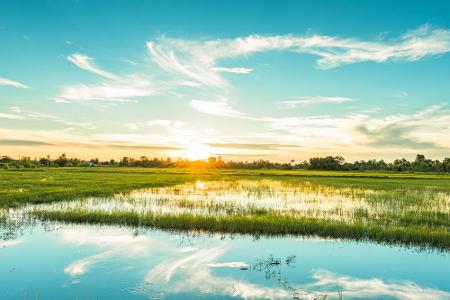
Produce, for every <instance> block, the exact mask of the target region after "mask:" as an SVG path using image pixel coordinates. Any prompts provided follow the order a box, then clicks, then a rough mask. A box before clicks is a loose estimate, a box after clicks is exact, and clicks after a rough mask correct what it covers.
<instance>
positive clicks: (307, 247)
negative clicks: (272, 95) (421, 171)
mask: <svg viewBox="0 0 450 300" xmlns="http://www.w3.org/2000/svg"><path fill="white" fill-rule="evenodd" d="M449 270H450V255H449V253H442V252H436V251H431V252H430V251H419V250H418V249H414V248H410V249H407V248H400V247H392V246H383V245H378V244H372V243H360V242H352V241H338V240H324V239H319V238H307V239H304V238H301V237H278V238H274V237H271V238H265V237H261V238H255V237H251V236H242V235H238V236H229V235H210V234H193V233H190V234H188V233H184V234H180V233H170V232H164V231H159V230H144V229H136V228H127V227H116V226H107V227H106V226H94V225H68V224H57V223H53V224H51V225H48V224H47V225H45V226H42V225H40V224H35V225H33V226H28V227H26V228H22V229H21V230H20V231H15V232H14V234H11V232H10V231H8V230H7V228H3V229H2V241H1V242H0V286H1V287H2V288H1V289H0V298H1V299H24V297H26V296H28V298H29V299H35V295H36V294H38V295H39V299H209V298H213V299H229V298H244V299H283V298H285V299H295V298H297V299H322V298H323V299H324V297H328V299H333V298H336V299H339V297H340V295H342V296H343V298H344V299H357V298H360V299H367V298H373V299H450V281H449V280H448V278H449V275H450V271H449Z"/></svg>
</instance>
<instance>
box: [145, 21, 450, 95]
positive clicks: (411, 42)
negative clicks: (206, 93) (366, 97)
mask: <svg viewBox="0 0 450 300" xmlns="http://www.w3.org/2000/svg"><path fill="white" fill-rule="evenodd" d="M147 48H148V52H149V55H150V57H151V58H152V59H153V61H154V62H155V63H156V64H158V65H159V66H160V67H161V68H163V69H164V70H166V71H168V72H171V73H173V74H176V75H179V76H181V77H184V78H188V79H189V80H193V81H196V82H198V83H200V84H202V85H205V86H211V87H218V88H226V87H228V83H227V82H226V81H225V80H224V79H223V78H222V77H221V76H220V75H219V74H218V73H219V72H234V73H249V72H250V69H247V68H227V67H223V66H217V63H218V61H219V60H221V59H224V58H236V57H240V56H246V55H251V54H255V53H258V52H266V51H274V50H278V51H292V52H296V53H304V54H310V55H314V56H318V59H317V61H316V65H317V67H318V68H321V69H330V68H335V67H338V66H341V65H346V64H353V63H358V62H364V61H373V62H379V63H382V62H388V61H415V60H419V59H421V58H423V57H426V56H432V55H439V54H445V53H447V52H449V51H450V30H447V29H433V28H431V26H429V25H424V26H421V27H419V28H418V29H415V30H411V31H408V32H407V33H405V34H404V35H402V36H401V37H400V38H398V39H396V40H393V41H361V40H358V39H355V38H341V37H335V36H326V35H319V34H316V35H307V36H294V35H277V36H261V35H251V36H247V37H239V38H235V39H216V40H206V41H191V40H183V39H173V38H167V37H165V36H162V37H161V38H159V39H158V40H156V41H149V42H147Z"/></svg>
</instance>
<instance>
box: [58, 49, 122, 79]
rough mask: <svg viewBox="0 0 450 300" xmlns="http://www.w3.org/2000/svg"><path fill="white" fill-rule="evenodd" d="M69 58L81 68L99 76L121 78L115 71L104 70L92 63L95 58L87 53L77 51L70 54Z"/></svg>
mask: <svg viewBox="0 0 450 300" xmlns="http://www.w3.org/2000/svg"><path fill="white" fill-rule="evenodd" d="M67 59H68V60H69V61H71V62H72V63H74V64H75V65H76V66H77V67H78V68H80V69H83V70H86V71H88V72H91V73H94V74H97V75H99V76H102V77H105V78H108V79H112V80H118V79H119V78H118V77H117V76H116V75H114V74H113V73H110V72H107V71H104V70H102V69H100V68H99V67H97V66H96V65H95V64H93V63H92V62H93V60H94V59H93V58H91V57H89V56H87V55H84V54H79V53H75V54H72V55H70V56H68V57H67Z"/></svg>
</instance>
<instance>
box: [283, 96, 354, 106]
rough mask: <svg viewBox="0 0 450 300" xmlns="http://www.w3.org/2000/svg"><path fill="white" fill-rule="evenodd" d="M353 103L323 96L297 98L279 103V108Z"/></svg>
mask: <svg viewBox="0 0 450 300" xmlns="http://www.w3.org/2000/svg"><path fill="white" fill-rule="evenodd" d="M350 101H353V99H351V98H347V97H325V96H310V97H297V98H295V99H294V100H288V101H281V102H279V104H280V107H281V108H295V107H298V106H307V105H314V104H321V103H344V102H350Z"/></svg>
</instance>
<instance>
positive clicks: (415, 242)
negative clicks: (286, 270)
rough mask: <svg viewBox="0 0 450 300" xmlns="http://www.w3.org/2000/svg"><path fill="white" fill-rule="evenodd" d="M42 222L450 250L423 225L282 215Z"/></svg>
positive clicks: (132, 215) (52, 216) (442, 234)
mask: <svg viewBox="0 0 450 300" xmlns="http://www.w3.org/2000/svg"><path fill="white" fill-rule="evenodd" d="M33 214H34V215H35V216H36V217H38V218H41V219H43V220H58V221H63V222H70V223H72V222H73V223H94V224H121V225H133V226H149V227H154V228H161V229H169V230H180V231H193V230H200V231H207V232H220V233H231V234H235V233H240V234H253V235H303V236H320V237H325V238H338V239H339V238H340V239H353V240H364V241H365V240H370V241H375V242H380V243H386V244H401V245H407V246H421V247H424V248H430V247H431V248H436V249H442V250H446V249H450V234H449V232H448V230H445V229H443V228H429V227H422V226H408V227H403V226H388V227H384V226H377V225H367V224H364V223H360V222H355V223H353V224H346V223H344V222H334V221H323V220H317V219H310V218H296V217H292V216H283V215H271V214H266V215H247V216H243V215H229V216H195V215H190V214H182V215H158V214H152V213H147V214H139V213H136V212H113V213H106V212H87V211H83V210H78V211H71V212H70V213H68V212H60V211H35V212H33Z"/></svg>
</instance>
